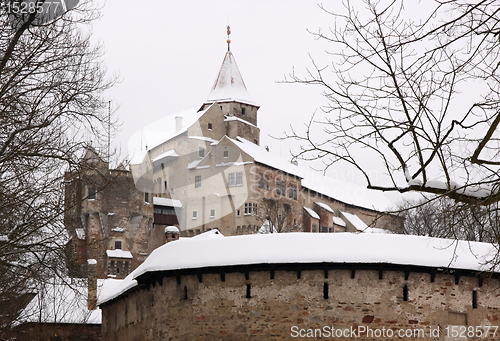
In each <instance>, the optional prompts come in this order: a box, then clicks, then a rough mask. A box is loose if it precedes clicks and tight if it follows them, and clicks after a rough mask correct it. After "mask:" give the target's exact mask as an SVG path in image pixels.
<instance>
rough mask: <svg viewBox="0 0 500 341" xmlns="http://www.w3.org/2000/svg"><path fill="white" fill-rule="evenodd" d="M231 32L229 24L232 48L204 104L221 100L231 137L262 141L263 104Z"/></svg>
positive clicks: (220, 104) (228, 133) (228, 50)
mask: <svg viewBox="0 0 500 341" xmlns="http://www.w3.org/2000/svg"><path fill="white" fill-rule="evenodd" d="M230 33H231V32H230V29H229V26H228V40H227V42H228V49H227V52H226V55H225V56H224V61H223V62H222V66H221V68H220V70H219V74H218V75H217V78H216V79H215V82H214V85H213V87H212V90H211V91H210V94H209V95H208V98H207V100H206V101H205V103H204V105H203V108H206V107H207V106H209V105H211V104H213V103H215V102H217V103H218V104H219V106H220V108H221V109H222V113H223V114H224V116H225V122H226V135H227V136H229V137H231V138H235V137H236V136H241V137H243V138H244V139H247V140H249V141H250V142H254V143H255V144H259V142H260V129H259V128H257V111H258V109H259V106H258V105H257V103H256V102H255V101H254V100H253V98H252V96H250V94H249V92H248V90H247V88H246V86H245V82H244V81H243V78H242V77H241V73H240V70H239V69H238V66H237V65H236V60H235V58H234V56H233V54H232V52H231V50H230V43H231V41H230V40H229V34H230Z"/></svg>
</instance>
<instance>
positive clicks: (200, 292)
mask: <svg viewBox="0 0 500 341" xmlns="http://www.w3.org/2000/svg"><path fill="white" fill-rule="evenodd" d="M325 283H326V284H325ZM498 284H499V281H498V280H497V279H485V280H484V281H483V282H482V283H480V282H479V279H478V278H474V277H460V280H459V282H458V284H455V277H454V276H452V275H445V274H437V275H436V277H435V279H434V282H431V278H430V275H429V274H426V273H414V272H410V274H409V277H408V279H407V280H405V274H404V272H396V271H385V272H384V273H383V278H382V279H379V272H378V271H371V270H364V271H361V270H358V271H356V272H355V277H354V278H351V271H349V270H330V271H329V272H328V278H325V274H324V271H319V270H311V271H302V272H301V276H300V278H298V276H297V272H295V271H276V272H275V274H274V279H271V276H270V272H268V271H260V272H250V273H249V277H248V280H246V279H245V275H244V274H243V273H227V274H226V275H225V281H221V277H220V275H219V274H203V276H202V282H201V283H200V282H199V280H198V278H197V276H196V275H193V276H191V275H189V276H188V275H186V276H182V277H181V283H180V284H178V283H177V281H176V279H175V277H164V278H163V280H162V283H161V285H160V283H159V282H158V281H157V282H156V284H155V286H150V287H149V289H148V288H147V287H146V286H143V287H140V288H138V289H136V290H135V291H133V292H131V293H129V294H127V295H125V296H124V297H123V298H121V299H119V300H115V301H113V302H110V303H108V304H106V305H104V306H102V307H101V308H102V310H103V326H102V327H103V335H104V340H109V341H112V340H120V341H139V340H164V339H171V340H199V339H203V340H290V339H293V337H292V332H293V331H295V333H298V332H299V331H300V330H303V333H305V332H306V331H307V330H308V329H309V330H312V331H314V330H315V329H321V330H322V331H324V328H325V327H327V328H330V327H333V328H335V329H337V328H348V329H350V328H353V329H354V330H358V328H359V327H365V328H371V329H372V330H375V329H379V330H381V329H382V328H385V329H386V330H387V329H392V330H393V331H394V332H397V331H398V330H404V331H405V332H407V331H409V332H410V333H420V332H422V333H424V334H422V335H423V336H424V337H419V338H416V337H415V338H413V337H405V338H403V339H405V340H415V339H418V340H451V338H447V337H446V330H445V328H446V327H447V326H449V325H452V324H454V325H464V326H465V327H469V326H472V327H474V328H475V327H476V326H491V325H492V326H499V325H500V320H499V316H500V311H499V310H498V309H499V308H500V290H499V285H498ZM326 286H327V289H325V288H326ZM405 286H406V289H405ZM325 290H327V291H328V298H325ZM474 291H475V292H476V294H473V292H474ZM247 295H250V298H247ZM473 295H475V297H476V302H475V305H474V306H473ZM438 327H439V329H440V331H441V334H440V336H439V337H434V336H435V335H434V336H433V337H431V336H430V335H429V334H430V332H431V330H434V332H435V331H436V330H437V328H438ZM465 327H463V328H465ZM294 328H295V329H294ZM330 330H331V329H330ZM316 333H318V332H317V331H316ZM498 333H499V331H497V333H496V338H495V337H487V338H482V340H497V339H498V336H499V334H498ZM316 336H319V334H316ZM322 336H323V337H324V338H326V339H328V337H326V334H323V335H322ZM351 336H352V335H351ZM337 339H338V338H337ZM341 339H343V340H346V339H352V340H381V339H384V338H381V337H372V335H367V334H366V332H365V333H361V334H356V335H354V336H353V337H351V338H349V337H347V338H346V337H343V338H341ZM388 339H398V338H388Z"/></svg>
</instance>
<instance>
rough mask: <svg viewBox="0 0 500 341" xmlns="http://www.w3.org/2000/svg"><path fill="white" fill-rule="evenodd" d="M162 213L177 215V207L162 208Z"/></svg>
mask: <svg viewBox="0 0 500 341" xmlns="http://www.w3.org/2000/svg"><path fill="white" fill-rule="evenodd" d="M161 214H164V215H175V209H173V208H162V209H161Z"/></svg>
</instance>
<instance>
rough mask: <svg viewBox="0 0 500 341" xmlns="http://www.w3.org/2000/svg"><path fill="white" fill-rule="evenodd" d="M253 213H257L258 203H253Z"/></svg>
mask: <svg viewBox="0 0 500 341" xmlns="http://www.w3.org/2000/svg"><path fill="white" fill-rule="evenodd" d="M253 215H257V203H254V204H253Z"/></svg>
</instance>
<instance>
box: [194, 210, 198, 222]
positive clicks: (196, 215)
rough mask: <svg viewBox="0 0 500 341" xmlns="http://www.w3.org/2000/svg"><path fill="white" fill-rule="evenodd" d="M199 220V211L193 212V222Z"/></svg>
mask: <svg viewBox="0 0 500 341" xmlns="http://www.w3.org/2000/svg"><path fill="white" fill-rule="evenodd" d="M196 218H198V211H193V220H195V219H196Z"/></svg>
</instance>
